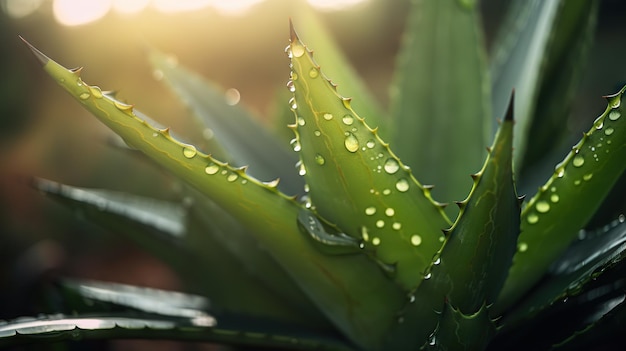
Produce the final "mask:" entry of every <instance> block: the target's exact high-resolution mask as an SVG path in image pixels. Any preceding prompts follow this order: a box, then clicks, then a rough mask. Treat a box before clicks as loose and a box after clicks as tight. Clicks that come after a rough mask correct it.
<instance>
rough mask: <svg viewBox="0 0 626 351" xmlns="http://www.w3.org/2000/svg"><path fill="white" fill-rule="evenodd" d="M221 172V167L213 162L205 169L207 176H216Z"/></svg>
mask: <svg viewBox="0 0 626 351" xmlns="http://www.w3.org/2000/svg"><path fill="white" fill-rule="evenodd" d="M219 170H220V167H219V166H218V165H216V164H215V163H212V162H211V163H209V164H208V166H206V168H205V169H204V171H205V172H206V174H216V173H217V172H219Z"/></svg>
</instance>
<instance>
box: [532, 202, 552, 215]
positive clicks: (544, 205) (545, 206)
mask: <svg viewBox="0 0 626 351" xmlns="http://www.w3.org/2000/svg"><path fill="white" fill-rule="evenodd" d="M535 209H537V212H539V213H546V212H548V211H550V204H549V203H548V202H546V201H539V202H537V204H536V205H535Z"/></svg>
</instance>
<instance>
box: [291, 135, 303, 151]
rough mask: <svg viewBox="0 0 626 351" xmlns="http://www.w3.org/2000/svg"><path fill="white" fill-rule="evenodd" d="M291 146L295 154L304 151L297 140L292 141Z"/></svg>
mask: <svg viewBox="0 0 626 351" xmlns="http://www.w3.org/2000/svg"><path fill="white" fill-rule="evenodd" d="M289 144H291V147H292V148H293V151H295V152H298V151H300V150H302V146H300V142H299V141H298V139H296V138H293V139H291V141H290V142H289Z"/></svg>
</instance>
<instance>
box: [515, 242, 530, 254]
mask: <svg viewBox="0 0 626 351" xmlns="http://www.w3.org/2000/svg"><path fill="white" fill-rule="evenodd" d="M517 250H519V252H526V250H528V244H526V243H524V242H522V243H518V244H517Z"/></svg>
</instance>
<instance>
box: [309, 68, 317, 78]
mask: <svg viewBox="0 0 626 351" xmlns="http://www.w3.org/2000/svg"><path fill="white" fill-rule="evenodd" d="M319 75H320V72H319V71H318V69H317V68H315V67H313V68H311V69H310V70H309V77H311V78H317V76H319Z"/></svg>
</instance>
